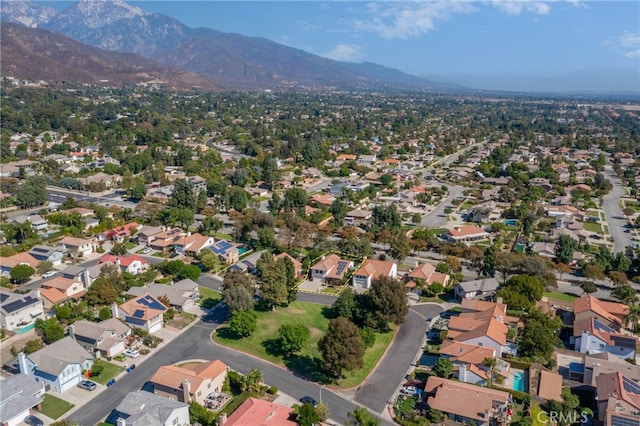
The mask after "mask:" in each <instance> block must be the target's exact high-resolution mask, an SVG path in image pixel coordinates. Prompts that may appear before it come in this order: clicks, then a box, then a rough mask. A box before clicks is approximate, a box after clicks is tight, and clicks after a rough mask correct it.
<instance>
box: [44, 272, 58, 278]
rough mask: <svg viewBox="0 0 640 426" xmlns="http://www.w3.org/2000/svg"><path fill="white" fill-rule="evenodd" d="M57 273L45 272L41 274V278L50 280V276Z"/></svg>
mask: <svg viewBox="0 0 640 426" xmlns="http://www.w3.org/2000/svg"><path fill="white" fill-rule="evenodd" d="M57 273H58V271H47V272H45V273H44V274H42V278H51V277H52V276H54V275H55V274H57Z"/></svg>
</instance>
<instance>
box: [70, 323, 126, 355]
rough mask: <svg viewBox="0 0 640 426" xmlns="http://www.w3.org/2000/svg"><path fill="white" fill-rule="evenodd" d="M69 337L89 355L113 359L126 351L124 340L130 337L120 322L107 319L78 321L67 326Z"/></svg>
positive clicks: (124, 325)
mask: <svg viewBox="0 0 640 426" xmlns="http://www.w3.org/2000/svg"><path fill="white" fill-rule="evenodd" d="M68 331H69V336H71V337H72V338H73V339H74V340H75V341H76V342H78V343H79V344H80V345H81V346H82V347H83V348H85V349H86V350H87V351H89V352H91V353H95V352H96V351H98V352H100V353H101V354H102V355H103V356H106V357H113V356H116V355H118V354H119V353H121V352H123V351H124V350H125V349H126V338H127V337H128V336H129V335H131V328H129V327H128V326H127V325H126V324H124V323H123V322H122V321H120V320H117V319H115V318H109V319H106V320H104V321H100V322H93V321H86V320H80V321H76V322H74V323H73V324H71V325H70V326H69V329H68Z"/></svg>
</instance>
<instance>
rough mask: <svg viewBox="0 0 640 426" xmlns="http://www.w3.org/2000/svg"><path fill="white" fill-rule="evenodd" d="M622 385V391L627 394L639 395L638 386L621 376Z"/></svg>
mask: <svg viewBox="0 0 640 426" xmlns="http://www.w3.org/2000/svg"><path fill="white" fill-rule="evenodd" d="M622 385H623V386H624V390H626V391H627V392H630V393H634V394H636V395H640V384H638V383H636V382H634V381H633V380H631V379H630V378H628V377H626V376H623V377H622Z"/></svg>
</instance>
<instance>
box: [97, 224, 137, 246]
mask: <svg viewBox="0 0 640 426" xmlns="http://www.w3.org/2000/svg"><path fill="white" fill-rule="evenodd" d="M141 228H142V225H140V224H139V223H136V222H129V223H125V224H124V225H121V226H117V227H115V228H113V229H109V230H108V231H105V232H104V233H103V236H104V238H105V239H107V240H112V241H115V242H117V243H122V242H123V241H124V239H125V238H127V237H130V236H131V234H132V233H134V231H135V232H137V231H138V230H140V229H141Z"/></svg>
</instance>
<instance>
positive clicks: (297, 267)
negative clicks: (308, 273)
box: [273, 252, 304, 278]
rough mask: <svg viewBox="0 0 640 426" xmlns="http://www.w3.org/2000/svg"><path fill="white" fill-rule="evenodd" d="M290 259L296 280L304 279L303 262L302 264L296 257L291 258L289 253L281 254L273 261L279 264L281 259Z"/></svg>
mask: <svg viewBox="0 0 640 426" xmlns="http://www.w3.org/2000/svg"><path fill="white" fill-rule="evenodd" d="M284 258H286V259H289V260H290V261H291V263H292V264H293V270H294V272H295V274H296V278H302V276H303V275H304V272H303V270H302V262H300V261H299V260H298V259H296V258H295V257H292V256H290V255H289V254H288V253H284V252H283V253H280V254H279V255H277V256H275V257H274V258H273V260H274V261H275V262H277V261H278V260H280V259H284Z"/></svg>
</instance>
